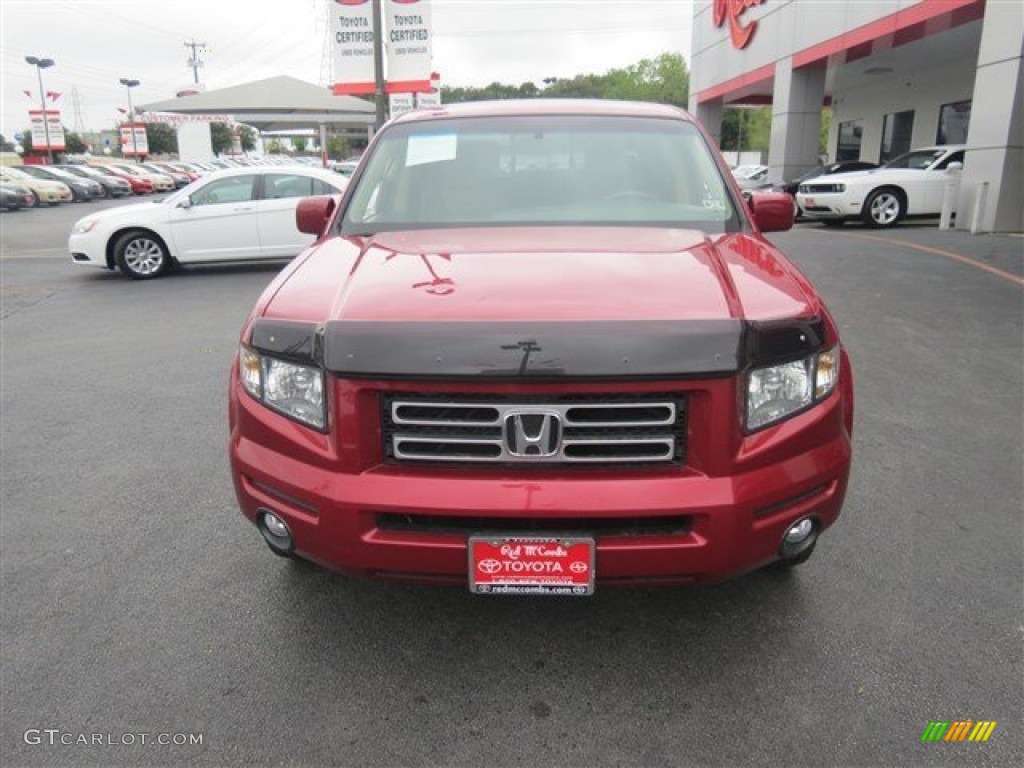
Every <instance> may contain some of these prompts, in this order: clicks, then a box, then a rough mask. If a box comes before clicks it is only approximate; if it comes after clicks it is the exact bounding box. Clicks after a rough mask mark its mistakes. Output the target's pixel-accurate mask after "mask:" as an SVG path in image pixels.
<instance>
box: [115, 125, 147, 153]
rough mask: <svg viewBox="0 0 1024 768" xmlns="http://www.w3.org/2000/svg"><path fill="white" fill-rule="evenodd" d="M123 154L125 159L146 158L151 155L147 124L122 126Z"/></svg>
mask: <svg viewBox="0 0 1024 768" xmlns="http://www.w3.org/2000/svg"><path fill="white" fill-rule="evenodd" d="M121 154H122V155H124V156H125V157H132V156H136V155H137V156H139V157H145V156H146V155H148V154H149V140H148V139H147V138H146V124H145V123H122V124H121Z"/></svg>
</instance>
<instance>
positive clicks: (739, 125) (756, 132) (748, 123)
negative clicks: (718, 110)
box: [719, 107, 772, 152]
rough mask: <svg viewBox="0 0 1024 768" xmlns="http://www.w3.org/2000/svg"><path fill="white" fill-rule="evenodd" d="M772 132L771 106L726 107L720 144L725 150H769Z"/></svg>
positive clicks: (723, 114)
mask: <svg viewBox="0 0 1024 768" xmlns="http://www.w3.org/2000/svg"><path fill="white" fill-rule="evenodd" d="M771 134H772V111H771V108H770V107H726V108H725V110H724V111H723V113H722V134H721V138H720V140H719V146H720V147H721V148H722V149H724V150H745V151H755V152H758V151H759V152H767V151H768V145H769V143H770V142H771Z"/></svg>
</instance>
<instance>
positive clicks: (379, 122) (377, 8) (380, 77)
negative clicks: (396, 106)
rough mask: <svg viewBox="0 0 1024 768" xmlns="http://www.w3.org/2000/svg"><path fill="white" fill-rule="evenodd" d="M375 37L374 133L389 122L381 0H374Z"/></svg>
mask: <svg viewBox="0 0 1024 768" xmlns="http://www.w3.org/2000/svg"><path fill="white" fill-rule="evenodd" d="M373 36H374V38H375V42H376V45H374V46H373V76H374V79H375V80H376V82H377V87H376V89H375V95H376V98H375V102H376V104H377V119H376V122H375V123H374V131H379V130H380V129H381V127H382V126H383V125H384V123H385V122H386V121H387V102H386V101H385V99H386V98H387V97H386V95H385V93H384V15H383V14H382V13H381V3H380V0H373Z"/></svg>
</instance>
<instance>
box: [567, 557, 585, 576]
mask: <svg viewBox="0 0 1024 768" xmlns="http://www.w3.org/2000/svg"><path fill="white" fill-rule="evenodd" d="M569 570H570V571H572V572H573V573H583V572H584V571H585V570H587V564H586V563H581V562H579V561H578V560H577V561H576V562H575V563H573V564H572V565H570V566H569Z"/></svg>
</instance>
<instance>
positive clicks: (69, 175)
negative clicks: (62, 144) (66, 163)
mask: <svg viewBox="0 0 1024 768" xmlns="http://www.w3.org/2000/svg"><path fill="white" fill-rule="evenodd" d="M46 172H47V173H52V174H53V175H54V176H60V177H62V178H65V179H71V180H72V181H77V180H78V178H77V177H76V176H75V174H73V173H68V172H67V171H65V170H64V169H63V168H54V167H53V166H48V167H47V168H46Z"/></svg>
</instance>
